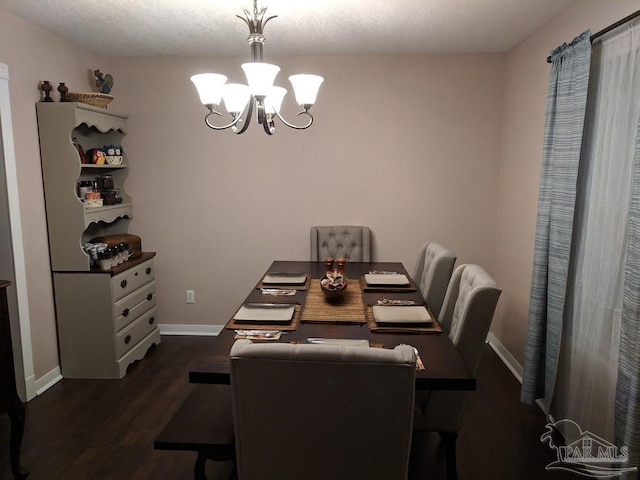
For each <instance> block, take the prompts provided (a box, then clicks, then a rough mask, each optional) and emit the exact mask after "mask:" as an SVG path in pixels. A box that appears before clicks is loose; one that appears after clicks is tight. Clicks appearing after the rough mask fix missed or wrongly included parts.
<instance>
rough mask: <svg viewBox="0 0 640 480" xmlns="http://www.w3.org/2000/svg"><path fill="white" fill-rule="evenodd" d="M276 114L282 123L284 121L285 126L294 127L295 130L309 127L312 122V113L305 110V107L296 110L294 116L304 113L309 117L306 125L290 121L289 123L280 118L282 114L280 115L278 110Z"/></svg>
mask: <svg viewBox="0 0 640 480" xmlns="http://www.w3.org/2000/svg"><path fill="white" fill-rule="evenodd" d="M276 115H277V116H278V118H279V119H280V121H281V122H282V123H284V124H285V125H286V126H287V127H289V128H294V129H296V130H304V129H305V128H309V127H310V126H311V124H312V123H313V115H311V114H310V113H309V110H307V109H304V110H302V111H301V112H298V113H297V114H296V116H298V115H306V116H307V117H309V122H308V123H307V124H306V125H293V124H292V123H289V122H287V121H286V120H285V119H284V118H282V115H280V112H276Z"/></svg>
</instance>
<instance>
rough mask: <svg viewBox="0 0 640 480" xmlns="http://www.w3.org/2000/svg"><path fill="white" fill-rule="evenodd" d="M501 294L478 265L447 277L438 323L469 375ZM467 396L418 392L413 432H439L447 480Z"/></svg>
mask: <svg viewBox="0 0 640 480" xmlns="http://www.w3.org/2000/svg"><path fill="white" fill-rule="evenodd" d="M501 292H502V290H501V289H500V288H498V286H497V285H496V282H495V281H494V280H493V278H491V276H490V275H489V274H488V273H487V272H486V271H485V270H484V269H483V268H481V267H479V266H478V265H460V266H458V267H457V268H456V269H455V270H454V272H453V275H452V276H451V281H450V282H449V287H448V288H447V294H446V296H445V299H444V303H443V305H442V310H441V311H440V317H439V319H438V320H439V321H440V323H441V325H442V328H443V329H444V330H445V331H446V332H448V334H449V338H450V339H451V341H452V342H453V344H454V345H455V346H456V349H457V350H458V352H459V353H460V356H461V357H462V358H463V359H464V361H465V363H466V364H467V367H468V368H469V370H471V372H472V373H473V375H475V374H476V372H477V370H478V364H479V362H480V354H481V353H482V346H483V345H484V343H485V340H486V338H487V334H488V333H489V327H490V326H491V321H492V320H493V314H494V312H495V309H496V305H497V304H498V298H499V297H500V293H501ZM467 397H468V393H467V392H446V391H433V392H418V393H417V397H416V411H415V414H414V422H413V428H414V431H430V432H439V433H440V437H441V438H442V440H443V441H444V447H445V455H446V464H447V478H448V479H449V480H454V479H456V478H457V469H456V453H455V452H456V438H457V435H458V432H459V431H460V427H461V426H462V418H463V416H464V411H465V408H466V403H467Z"/></svg>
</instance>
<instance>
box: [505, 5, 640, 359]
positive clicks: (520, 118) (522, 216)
mask: <svg viewBox="0 0 640 480" xmlns="http://www.w3.org/2000/svg"><path fill="white" fill-rule="evenodd" d="M638 8H639V4H638V1H637V0H613V1H602V0H579V1H578V2H576V3H575V4H574V5H573V6H572V7H570V8H569V9H568V10H566V11H565V12H564V13H563V14H562V15H560V16H558V17H557V18H556V19H554V20H553V21H552V22H550V23H549V24H547V25H546V26H545V27H544V28H542V29H541V30H539V31H538V32H537V33H536V34H534V35H532V36H531V37H529V38H528V39H527V40H526V41H525V42H523V43H521V44H520V45H519V46H518V47H517V48H515V49H514V50H512V51H511V52H510V53H509V54H508V55H507V59H506V68H505V90H504V122H503V130H502V139H503V142H502V157H501V163H500V181H499V185H500V195H499V200H498V218H497V230H496V245H495V246H496V253H495V259H496V262H495V270H494V274H495V277H496V280H497V282H498V283H499V284H500V285H502V286H503V287H504V292H503V294H502V296H501V298H500V302H499V304H498V311H497V314H496V317H495V319H494V322H493V327H492V331H493V333H494V334H495V335H496V336H497V337H498V338H499V339H500V340H501V341H502V343H503V344H504V345H505V346H506V347H507V349H508V350H509V351H510V352H511V353H512V354H513V355H514V356H515V358H516V359H517V360H518V361H519V362H520V363H521V364H522V362H523V359H524V345H525V339H526V332H527V318H528V313H529V291H530V288H531V270H532V263H533V244H534V238H535V224H536V213H537V201H538V187H539V182H540V166H541V157H542V137H543V133H544V132H543V131H544V122H545V120H544V115H545V107H546V95H547V84H548V79H549V64H548V63H546V61H545V59H546V57H547V56H548V55H549V52H550V51H551V50H552V49H553V48H555V47H557V46H558V45H561V44H562V43H564V42H569V41H571V40H572V39H573V38H574V37H576V36H577V35H579V34H580V33H582V32H583V31H585V30H587V29H591V31H592V33H596V32H598V31H599V30H601V29H603V28H605V27H607V26H608V25H610V24H612V23H614V22H616V21H618V20H620V19H621V18H624V17H626V16H627V15H629V14H631V13H633V12H634V11H636V10H638Z"/></svg>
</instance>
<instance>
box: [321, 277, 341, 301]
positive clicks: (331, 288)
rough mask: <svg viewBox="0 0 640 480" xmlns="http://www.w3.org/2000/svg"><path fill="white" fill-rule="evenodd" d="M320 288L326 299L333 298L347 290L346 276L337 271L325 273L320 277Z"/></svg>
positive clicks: (338, 296)
mask: <svg viewBox="0 0 640 480" xmlns="http://www.w3.org/2000/svg"><path fill="white" fill-rule="evenodd" d="M320 289H321V290H322V293H324V296H325V298H326V299H327V300H335V299H338V298H340V297H342V296H343V295H344V293H345V292H346V291H347V277H346V276H345V275H341V274H339V273H334V274H327V275H325V276H324V277H322V278H321V279H320Z"/></svg>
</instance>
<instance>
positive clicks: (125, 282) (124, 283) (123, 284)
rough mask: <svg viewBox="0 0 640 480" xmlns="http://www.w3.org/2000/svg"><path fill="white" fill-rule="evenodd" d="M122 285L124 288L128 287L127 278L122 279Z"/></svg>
mask: <svg viewBox="0 0 640 480" xmlns="http://www.w3.org/2000/svg"><path fill="white" fill-rule="evenodd" d="M120 286H121V287H122V288H127V281H126V280H122V281H121V282H120Z"/></svg>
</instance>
